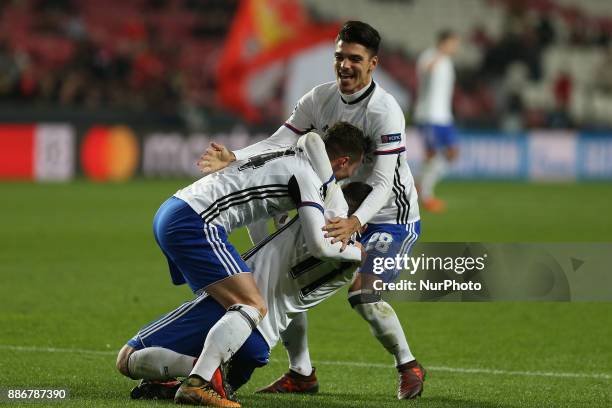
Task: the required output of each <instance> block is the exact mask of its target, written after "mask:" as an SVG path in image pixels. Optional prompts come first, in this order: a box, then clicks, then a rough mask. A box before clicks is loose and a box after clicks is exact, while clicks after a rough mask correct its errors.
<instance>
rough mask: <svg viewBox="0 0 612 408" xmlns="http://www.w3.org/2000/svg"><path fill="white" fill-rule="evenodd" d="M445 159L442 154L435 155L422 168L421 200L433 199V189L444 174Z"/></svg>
mask: <svg viewBox="0 0 612 408" xmlns="http://www.w3.org/2000/svg"><path fill="white" fill-rule="evenodd" d="M446 166H447V164H446V158H445V157H444V156H443V155H442V154H437V155H435V156H434V157H432V158H431V159H430V160H429V162H427V163H426V164H425V166H424V168H423V173H422V177H421V191H420V192H419V194H420V196H421V199H423V200H427V199H429V198H432V197H434V189H435V188H436V184H438V181H440V179H442V177H444V174H445V173H446Z"/></svg>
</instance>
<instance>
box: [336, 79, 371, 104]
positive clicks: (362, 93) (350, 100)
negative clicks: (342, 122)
mask: <svg viewBox="0 0 612 408" xmlns="http://www.w3.org/2000/svg"><path fill="white" fill-rule="evenodd" d="M374 88H376V84H375V83H374V81H371V82H370V85H369V86H364V87H363V89H361V90H359V91H357V92H355V93H354V94H351V95H345V94H343V93H342V92H340V99H341V100H342V102H344V103H345V104H347V105H354V104H356V103H359V102H361V101H363V100H364V99H365V98H367V97H368V96H370V94H371V93H372V92H373V91H374ZM338 92H339V91H338Z"/></svg>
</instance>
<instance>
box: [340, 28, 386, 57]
mask: <svg viewBox="0 0 612 408" xmlns="http://www.w3.org/2000/svg"><path fill="white" fill-rule="evenodd" d="M340 40H342V41H344V42H347V43H357V44H361V45H363V46H364V47H366V48H367V49H368V50H369V51H370V54H371V55H378V48H379V47H380V34H378V31H376V29H375V28H374V27H372V26H371V25H369V24H368V23H364V22H363V21H354V20H351V21H347V22H346V23H344V25H343V26H342V28H341V29H340V31H339V32H338V35H337V36H336V42H338V41H340Z"/></svg>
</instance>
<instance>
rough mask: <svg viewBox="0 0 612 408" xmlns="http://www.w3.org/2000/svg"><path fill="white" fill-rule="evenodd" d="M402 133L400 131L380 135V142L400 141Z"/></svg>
mask: <svg viewBox="0 0 612 408" xmlns="http://www.w3.org/2000/svg"><path fill="white" fill-rule="evenodd" d="M401 141H402V134H401V133H392V134H390V135H382V136H381V137H380V142H381V143H393V142H401Z"/></svg>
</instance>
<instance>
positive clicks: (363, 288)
mask: <svg viewBox="0 0 612 408" xmlns="http://www.w3.org/2000/svg"><path fill="white" fill-rule="evenodd" d="M379 44H380V36H379V34H378V32H377V31H376V30H375V29H374V28H372V27H371V26H370V25H368V24H366V23H363V22H360V21H349V22H347V23H345V24H344V25H343V27H342V28H341V29H340V32H339V33H338V36H337V37H336V49H335V53H334V59H335V63H334V70H335V74H336V81H335V82H330V83H326V84H322V85H319V86H317V87H315V88H314V89H312V90H311V91H310V92H308V93H307V94H306V95H304V96H303V97H302V98H301V99H300V100H299V102H298V103H297V106H296V107H295V109H294V111H293V113H292V115H291V117H290V118H289V119H288V120H287V122H285V124H284V125H283V126H281V128H280V129H279V130H277V131H276V133H274V134H273V135H272V136H270V137H269V138H268V139H266V140H263V141H261V142H259V143H256V144H254V145H251V146H249V147H246V148H244V149H242V150H238V151H235V152H231V151H229V150H228V149H226V148H225V147H224V146H222V145H218V144H212V145H211V147H210V148H209V149H208V150H207V151H206V152H205V154H204V155H203V157H202V160H201V161H200V163H199V166H200V168H201V169H202V170H203V171H204V172H208V173H210V172H214V171H216V170H219V169H221V168H223V167H224V166H226V165H228V164H229V163H231V162H232V161H233V160H242V159H244V158H245V157H249V156H250V155H253V154H256V153H258V152H261V151H263V150H265V149H269V148H272V147H278V146H284V145H291V144H295V140H296V135H298V136H299V135H302V134H304V133H306V132H309V131H316V132H321V133H322V132H325V130H326V129H328V127H329V126H330V125H332V124H333V123H335V122H337V121H339V120H343V121H347V122H349V123H352V124H353V125H355V126H357V127H358V128H360V129H362V130H363V132H364V134H365V135H366V137H367V138H368V139H369V140H370V141H371V144H372V145H373V146H374V148H373V149H372V150H371V151H369V152H368V154H367V156H366V159H365V163H364V165H363V166H362V168H361V169H360V170H359V171H358V172H357V173H356V175H355V177H353V178H352V180H358V181H365V182H366V183H367V184H369V185H371V186H372V187H373V189H372V192H371V193H370V194H369V195H368V197H367V198H366V199H365V201H364V202H363V203H362V204H361V205H360V206H359V208H358V209H357V210H356V211H355V213H354V214H353V215H351V216H350V217H348V218H333V219H332V220H330V222H329V223H328V224H327V225H326V230H327V231H328V236H330V237H332V238H334V240H337V241H343V242H346V241H347V240H348V239H349V237H350V236H351V235H352V234H353V233H355V232H356V231H359V230H360V229H361V227H362V226H364V225H366V223H367V228H366V230H365V232H364V234H363V235H362V237H361V241H360V242H361V243H362V244H363V245H364V247H365V248H366V251H367V253H368V257H367V260H366V261H365V263H364V264H363V265H362V267H361V269H360V270H359V273H358V275H357V279H355V282H354V283H353V284H352V286H351V289H350V291H349V302H350V304H351V306H352V307H353V308H354V309H355V310H356V311H357V312H358V313H359V315H360V316H362V317H363V318H364V319H365V320H366V321H367V322H368V324H369V325H370V329H371V331H372V333H373V334H374V336H375V337H376V338H377V339H378V340H379V341H380V343H381V344H382V345H383V346H384V347H385V349H387V350H388V351H389V352H390V353H391V354H393V356H394V357H395V363H396V367H397V369H398V371H399V379H400V386H399V390H398V398H400V399H405V398H414V397H416V396H417V395H420V394H421V392H422V389H423V379H424V370H423V368H422V367H421V366H420V364H419V363H418V362H417V361H416V360H415V358H414V356H413V355H412V353H411V351H410V348H409V347H408V342H407V341H406V337H405V335H404V332H403V330H402V327H401V324H400V322H399V320H398V318H397V316H396V314H395V312H394V311H393V309H392V307H391V306H390V305H389V304H387V303H386V302H384V301H383V300H382V299H381V295H380V293H379V292H377V291H375V290H374V289H373V281H374V280H375V279H376V278H377V277H376V276H374V275H373V262H374V259H375V258H377V257H395V256H397V255H400V256H402V255H404V254H405V253H406V250H407V248H408V247H409V246H410V243H411V241H412V240H413V239H414V236H416V235H418V234H419V233H420V221H419V208H418V202H417V194H416V190H415V188H414V180H413V178H412V174H411V172H410V169H409V168H408V164H407V162H406V159H405V153H404V152H405V150H406V147H405V144H406V135H405V122H404V115H403V113H402V111H401V109H400V107H399V105H398V104H397V102H396V101H395V99H394V98H393V96H391V95H390V94H388V93H387V92H386V91H385V90H384V89H382V88H381V87H380V86H379V85H378V84H376V83H375V82H374V81H373V80H372V73H373V72H374V70H375V68H376V66H377V64H378V56H377V54H378V48H379ZM329 172H330V170H329V169H327V170H326V171H324V172H322V173H321V172H318V174H319V176H320V177H321V178H323V177H324V176H325V174H328V173H329ZM331 185H332V186H333V185H334V183H333V182H332V183H331ZM398 273H399V271H398V270H395V269H390V270H386V271H385V272H384V273H383V274H382V275H381V277H382V278H383V279H386V280H391V279H394V278H395V277H397V275H398ZM300 321H301V322H302V326H301V327H300V330H295V331H292V330H289V331H288V332H287V333H285V335H284V336H283V341H284V342H286V343H287V344H290V345H292V346H291V347H289V348H288V350H287V351H288V353H289V360H290V369H291V370H292V371H294V372H296V373H297V374H300V375H301V376H302V377H303V379H304V380H305V381H307V382H308V384H309V386H310V385H312V384H315V383H316V377H315V376H314V372H313V369H312V364H311V362H310V356H309V352H308V344H307V341H306V339H305V324H306V317H305V316H302V317H301V318H300ZM292 326H294V325H293V324H292ZM295 326H299V325H295ZM290 374H291V371H290V372H289V373H287V375H285V376H283V377H281V378H280V379H279V381H277V382H276V383H275V384H273V385H271V387H269V391H284V392H295V391H300V390H303V389H304V388H305V387H301V386H300V384H299V381H298V380H296V378H298V377H296V376H292V375H290ZM298 379H299V378H298ZM306 388H307V387H306Z"/></svg>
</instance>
